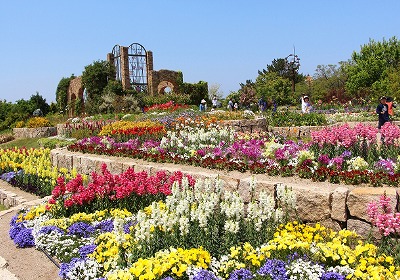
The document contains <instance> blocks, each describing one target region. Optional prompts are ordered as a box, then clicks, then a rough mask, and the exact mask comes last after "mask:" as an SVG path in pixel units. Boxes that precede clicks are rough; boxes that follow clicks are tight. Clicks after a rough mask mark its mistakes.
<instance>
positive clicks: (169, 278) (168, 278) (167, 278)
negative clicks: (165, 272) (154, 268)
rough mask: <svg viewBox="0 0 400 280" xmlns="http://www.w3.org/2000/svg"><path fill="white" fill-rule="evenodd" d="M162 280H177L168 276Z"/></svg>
mask: <svg viewBox="0 0 400 280" xmlns="http://www.w3.org/2000/svg"><path fill="white" fill-rule="evenodd" d="M162 280H175V279H174V278H172V277H171V276H167V277H165V278H163V279H162Z"/></svg>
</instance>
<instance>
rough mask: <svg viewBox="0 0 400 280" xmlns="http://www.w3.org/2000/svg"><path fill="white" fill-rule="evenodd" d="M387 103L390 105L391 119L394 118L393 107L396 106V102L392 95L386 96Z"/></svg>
mask: <svg viewBox="0 0 400 280" xmlns="http://www.w3.org/2000/svg"><path fill="white" fill-rule="evenodd" d="M386 104H387V105H388V114H389V117H390V119H392V118H393V116H394V111H393V108H396V104H394V103H393V98H391V97H387V98H386Z"/></svg>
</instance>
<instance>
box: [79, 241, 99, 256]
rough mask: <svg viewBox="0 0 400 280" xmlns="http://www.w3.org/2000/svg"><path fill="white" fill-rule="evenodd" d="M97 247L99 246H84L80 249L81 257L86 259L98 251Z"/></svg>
mask: <svg viewBox="0 0 400 280" xmlns="http://www.w3.org/2000/svg"><path fill="white" fill-rule="evenodd" d="M96 247H97V245H94V244H89V245H84V246H82V247H81V248H80V249H79V255H80V256H81V258H86V257H87V255H89V254H92V253H93V252H94V250H96Z"/></svg>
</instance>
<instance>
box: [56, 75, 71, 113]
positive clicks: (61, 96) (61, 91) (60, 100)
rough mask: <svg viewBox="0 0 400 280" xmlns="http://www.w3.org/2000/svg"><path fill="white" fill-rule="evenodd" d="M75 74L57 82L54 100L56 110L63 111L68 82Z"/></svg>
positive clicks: (65, 103) (65, 105) (65, 104)
mask: <svg viewBox="0 0 400 280" xmlns="http://www.w3.org/2000/svg"><path fill="white" fill-rule="evenodd" d="M74 78H75V76H74V75H71V77H69V78H62V79H61V80H60V82H59V83H58V86H57V90H56V102H57V109H58V112H65V107H67V94H68V87H69V83H70V82H71V80H72V79H74Z"/></svg>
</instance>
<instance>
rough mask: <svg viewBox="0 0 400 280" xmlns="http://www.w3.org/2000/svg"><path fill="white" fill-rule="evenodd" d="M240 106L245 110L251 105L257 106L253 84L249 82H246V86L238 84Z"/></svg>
mask: <svg viewBox="0 0 400 280" xmlns="http://www.w3.org/2000/svg"><path fill="white" fill-rule="evenodd" d="M240 86H241V88H240V89H239V94H240V99H239V101H240V104H241V105H242V106H243V107H245V108H250V107H251V105H254V104H257V96H256V90H255V88H254V83H253V82H252V81H251V80H247V81H246V84H240Z"/></svg>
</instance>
